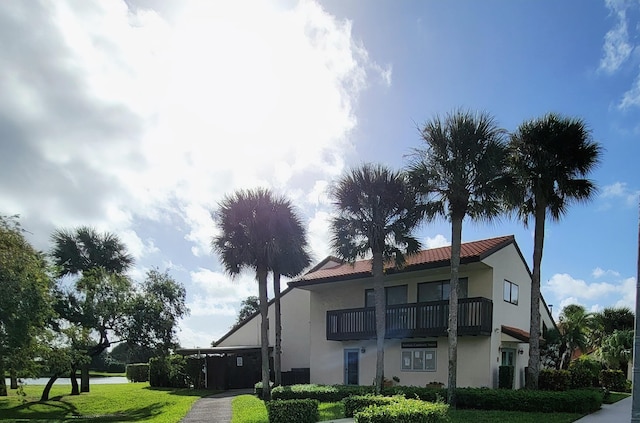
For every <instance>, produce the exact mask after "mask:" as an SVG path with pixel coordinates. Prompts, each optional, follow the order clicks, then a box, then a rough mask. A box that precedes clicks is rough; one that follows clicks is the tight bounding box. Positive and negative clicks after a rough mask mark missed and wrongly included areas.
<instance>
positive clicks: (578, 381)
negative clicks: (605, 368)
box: [569, 356, 602, 389]
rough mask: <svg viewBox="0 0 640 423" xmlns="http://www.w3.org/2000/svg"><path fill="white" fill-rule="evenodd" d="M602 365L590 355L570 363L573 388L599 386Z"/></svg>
mask: <svg viewBox="0 0 640 423" xmlns="http://www.w3.org/2000/svg"><path fill="white" fill-rule="evenodd" d="M601 370H602V365H601V364H600V363H599V362H598V361H596V360H593V359H591V358H589V357H588V356H581V357H580V358H578V359H577V360H573V361H572V362H571V363H570V364H569V373H570V383H571V388H572V389H580V388H592V387H597V386H599V384H598V376H599V374H600V371H601Z"/></svg>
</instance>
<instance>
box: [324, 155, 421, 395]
mask: <svg viewBox="0 0 640 423" xmlns="http://www.w3.org/2000/svg"><path fill="white" fill-rule="evenodd" d="M330 194H331V197H332V199H333V202H334V205H335V206H336V208H337V211H338V215H337V216H336V217H335V218H333V219H332V221H331V230H332V233H333V235H332V238H331V245H332V247H333V249H334V250H335V251H336V253H337V255H338V256H339V257H340V258H342V259H344V260H346V261H349V262H353V261H355V260H356V259H357V258H365V257H367V256H368V255H369V254H371V255H372V256H373V258H372V261H371V273H372V275H373V290H374V297H375V316H376V317H375V319H376V342H377V356H376V378H375V387H376V392H377V393H380V390H381V389H382V380H383V377H384V339H385V332H386V326H385V315H386V310H385V309H386V304H385V295H384V261H385V260H393V261H394V263H395V265H396V266H402V265H403V264H404V262H405V254H413V253H415V252H417V251H418V250H419V249H420V243H419V241H418V240H417V239H416V238H414V237H413V236H412V235H411V231H412V230H413V228H414V227H415V226H416V225H417V224H418V222H419V220H420V219H419V217H420V214H419V213H418V210H417V209H416V197H415V194H414V192H413V191H412V190H411V188H410V187H409V186H408V185H407V183H406V178H405V176H404V175H403V174H401V173H398V172H394V171H391V170H389V169H388V168H386V167H384V166H382V165H372V164H364V165H362V166H361V167H359V168H356V169H352V170H351V171H350V172H348V173H347V174H346V175H344V176H342V178H340V179H339V180H338V182H337V184H336V185H335V186H334V187H333V188H332V190H331V193H330Z"/></svg>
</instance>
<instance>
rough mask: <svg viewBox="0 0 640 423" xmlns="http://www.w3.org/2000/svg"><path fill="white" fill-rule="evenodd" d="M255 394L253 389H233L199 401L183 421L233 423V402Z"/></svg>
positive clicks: (185, 422) (187, 422) (190, 422)
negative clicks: (238, 398)
mask: <svg viewBox="0 0 640 423" xmlns="http://www.w3.org/2000/svg"><path fill="white" fill-rule="evenodd" d="M251 393H253V389H232V390H229V391H225V392H222V393H220V394H215V395H211V396H210V397H204V398H200V399H199V400H197V401H196V402H195V403H194V404H193V407H191V410H189V412H188V413H187V415H186V416H184V419H182V420H181V422H182V423H231V400H232V399H233V397H235V396H236V395H244V394H251Z"/></svg>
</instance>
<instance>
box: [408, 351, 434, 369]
mask: <svg viewBox="0 0 640 423" xmlns="http://www.w3.org/2000/svg"><path fill="white" fill-rule="evenodd" d="M400 369H401V370H402V371H403V372H435V371H436V350H415V349H411V350H402V363H401V366H400Z"/></svg>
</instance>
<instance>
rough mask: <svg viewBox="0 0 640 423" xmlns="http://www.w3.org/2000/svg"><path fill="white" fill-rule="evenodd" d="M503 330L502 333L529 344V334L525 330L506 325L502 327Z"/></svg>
mask: <svg viewBox="0 0 640 423" xmlns="http://www.w3.org/2000/svg"><path fill="white" fill-rule="evenodd" d="M501 330H502V333H506V334H507V335H509V336H513V337H514V338H516V339H517V340H519V341H522V342H529V332H527V331H525V330H522V329H518V328H514V327H512V326H505V325H502V327H501Z"/></svg>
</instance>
